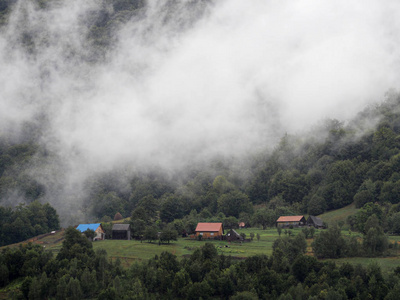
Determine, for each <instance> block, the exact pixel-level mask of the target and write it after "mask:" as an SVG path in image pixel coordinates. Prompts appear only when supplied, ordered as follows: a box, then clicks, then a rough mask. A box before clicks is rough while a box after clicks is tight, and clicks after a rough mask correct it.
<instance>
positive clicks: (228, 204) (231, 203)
mask: <svg viewBox="0 0 400 300" xmlns="http://www.w3.org/2000/svg"><path fill="white" fill-rule="evenodd" d="M218 210H219V211H220V212H222V213H224V214H225V215H226V216H234V217H236V218H238V217H239V214H240V213H241V212H247V213H251V212H253V207H252V205H251V203H250V200H249V198H248V196H247V195H246V194H244V193H242V192H239V191H231V192H229V193H227V194H222V195H221V196H220V197H219V198H218Z"/></svg>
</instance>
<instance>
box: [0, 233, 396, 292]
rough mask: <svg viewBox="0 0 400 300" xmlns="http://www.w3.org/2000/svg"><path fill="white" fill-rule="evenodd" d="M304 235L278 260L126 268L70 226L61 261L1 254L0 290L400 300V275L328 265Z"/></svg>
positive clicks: (29, 249)
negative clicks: (10, 286) (309, 246)
mask: <svg viewBox="0 0 400 300" xmlns="http://www.w3.org/2000/svg"><path fill="white" fill-rule="evenodd" d="M306 247H307V243H306V240H305V238H304V235H303V234H298V235H297V236H295V237H284V238H278V239H277V240H276V241H275V242H274V245H273V253H272V255H271V256H270V257H267V256H265V255H257V256H253V257H249V258H247V259H246V260H244V261H234V260H233V259H232V258H231V257H230V256H228V257H227V256H224V255H219V253H218V249H217V248H215V247H214V246H213V245H212V244H210V243H206V244H205V245H204V246H202V247H199V248H197V249H195V250H194V252H193V253H192V255H191V256H190V257H189V258H183V259H181V260H178V259H177V257H176V256H175V255H173V254H171V253H169V252H163V253H162V254H161V255H160V256H159V257H158V256H155V257H154V258H153V259H150V260H148V261H143V262H136V263H134V264H133V265H132V266H131V267H129V268H123V267H122V266H121V261H120V260H119V259H117V260H116V261H111V260H110V259H108V258H107V253H106V252H105V251H104V250H101V249H100V250H97V251H96V252H94V251H93V248H92V244H91V243H90V242H89V241H88V239H87V238H86V237H84V236H82V235H81V233H80V232H78V231H77V230H75V229H73V228H68V229H67V230H66V232H65V240H64V242H63V246H62V248H61V250H60V252H59V254H58V255H57V256H55V257H54V256H52V254H51V252H45V251H43V248H42V247H41V246H38V245H32V244H28V245H25V246H20V247H19V248H16V249H11V248H7V249H5V250H3V251H2V252H1V255H0V286H6V285H7V284H9V283H10V282H12V281H15V280H16V279H18V282H19V284H17V285H15V287H16V288H14V289H10V290H9V294H8V297H9V298H13V299H46V298H55V299H200V298H202V299H213V298H221V299H228V298H229V299H280V300H282V299H387V300H389V299H397V297H398V293H399V292H400V270H399V268H396V269H394V270H393V271H392V272H389V273H388V274H383V273H382V271H381V269H380V267H379V266H378V265H377V264H374V263H373V264H370V265H369V266H368V267H367V268H365V267H363V266H361V265H352V264H349V263H344V264H342V265H341V266H337V265H336V264H335V263H334V262H320V261H318V260H317V259H316V258H314V257H311V256H306V255H304V253H305V251H306Z"/></svg>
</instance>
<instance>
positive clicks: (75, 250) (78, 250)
mask: <svg viewBox="0 0 400 300" xmlns="http://www.w3.org/2000/svg"><path fill="white" fill-rule="evenodd" d="M93 255H94V251H93V246H92V243H91V242H90V241H88V239H87V238H86V236H85V235H82V233H81V232H80V231H79V230H76V229H75V228H73V227H69V228H67V229H66V230H65V239H64V241H63V243H62V247H61V249H60V252H59V253H58V255H57V259H58V260H63V259H68V260H71V259H73V258H78V259H79V260H82V261H88V260H89V258H90V257H91V256H93Z"/></svg>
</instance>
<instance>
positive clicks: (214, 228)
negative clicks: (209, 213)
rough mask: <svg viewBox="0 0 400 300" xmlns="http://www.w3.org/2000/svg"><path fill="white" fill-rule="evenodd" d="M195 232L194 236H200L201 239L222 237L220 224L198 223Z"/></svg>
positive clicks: (222, 228) (222, 231)
mask: <svg viewBox="0 0 400 300" xmlns="http://www.w3.org/2000/svg"><path fill="white" fill-rule="evenodd" d="M195 232H196V236H199V235H201V236H202V237H203V238H215V237H222V235H223V234H224V227H223V226H222V223H198V224H197V227H196V230H195Z"/></svg>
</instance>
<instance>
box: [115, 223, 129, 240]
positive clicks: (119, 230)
mask: <svg viewBox="0 0 400 300" xmlns="http://www.w3.org/2000/svg"><path fill="white" fill-rule="evenodd" d="M112 239H113V240H128V241H129V240H130V239H131V226H130V225H129V224H114V225H113V227H112Z"/></svg>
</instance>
